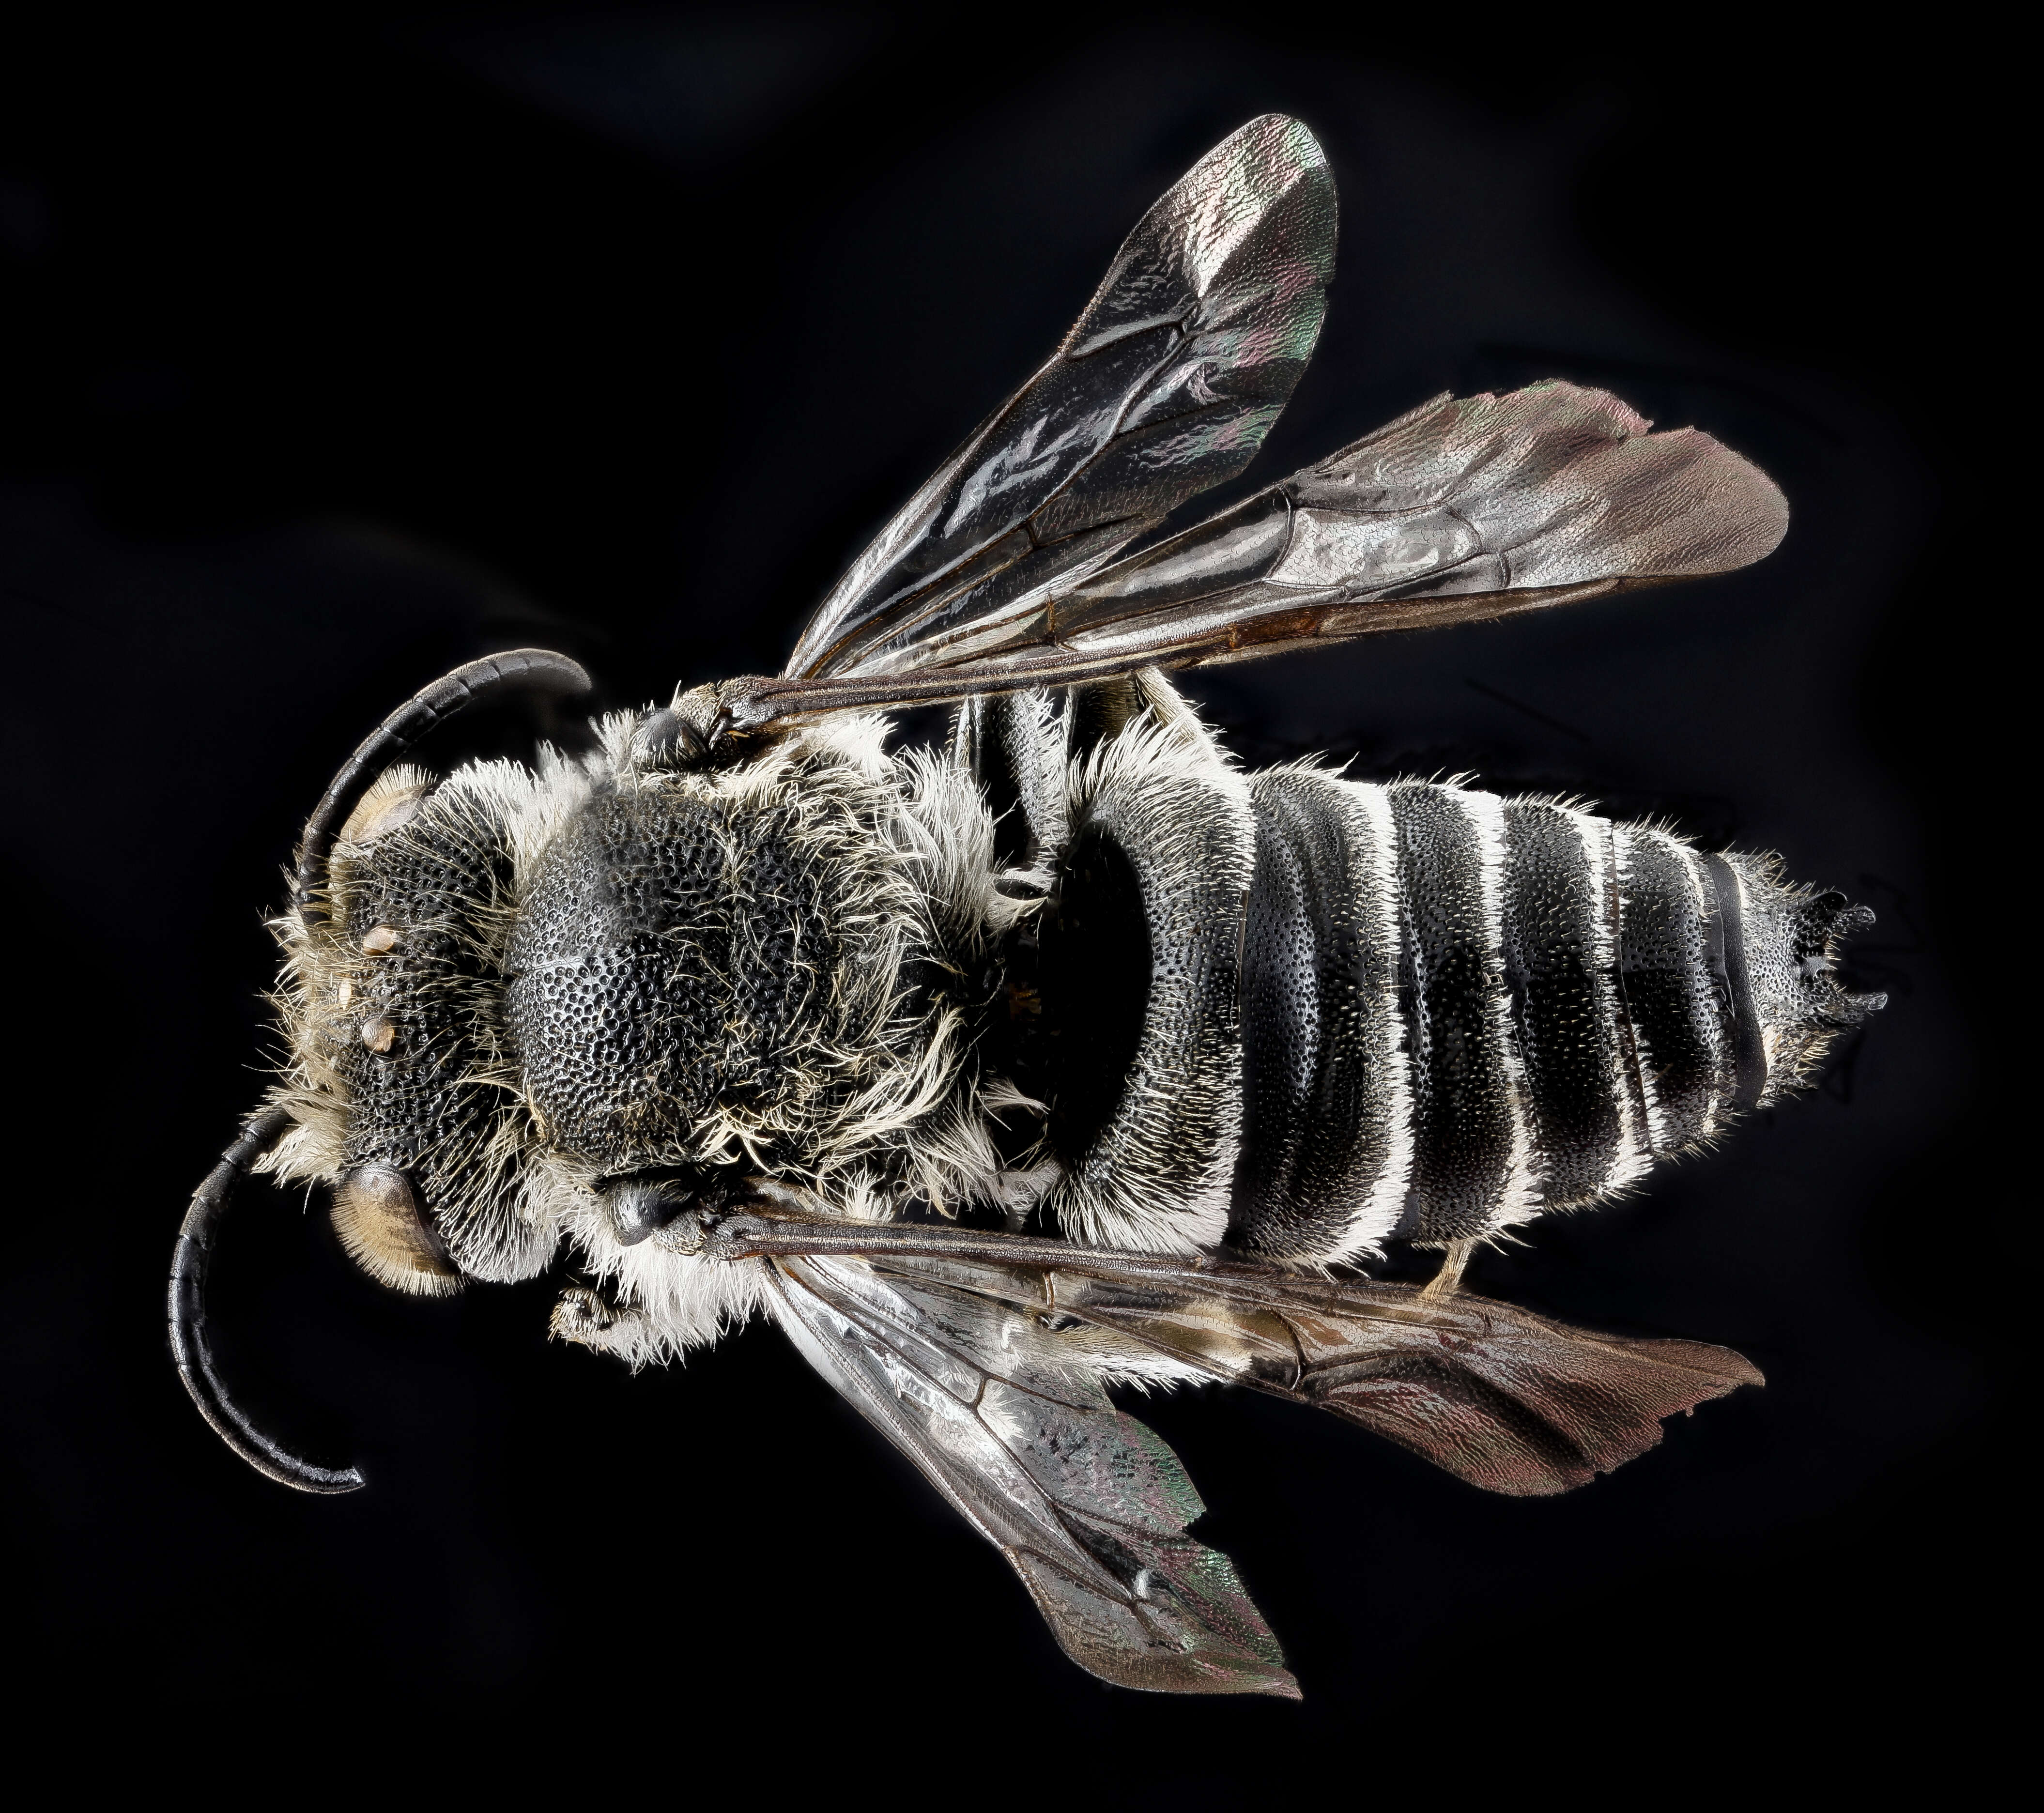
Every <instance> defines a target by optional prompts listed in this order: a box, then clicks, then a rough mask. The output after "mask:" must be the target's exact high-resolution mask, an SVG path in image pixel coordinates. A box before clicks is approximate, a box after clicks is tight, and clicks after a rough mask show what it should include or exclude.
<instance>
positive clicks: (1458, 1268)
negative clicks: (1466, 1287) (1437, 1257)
mask: <svg viewBox="0 0 2044 1813" xmlns="http://www.w3.org/2000/svg"><path fill="white" fill-rule="evenodd" d="M1477 1244H1478V1243H1477V1242H1476V1241H1474V1240H1450V1242H1449V1243H1448V1247H1447V1252H1446V1253H1445V1254H1443V1255H1442V1258H1441V1269H1439V1271H1438V1272H1436V1273H1435V1274H1434V1276H1433V1279H1432V1281H1431V1282H1430V1283H1429V1284H1427V1285H1426V1286H1425V1288H1424V1289H1422V1290H1421V1291H1420V1300H1421V1301H1423V1302H1427V1303H1433V1302H1437V1301H1439V1299H1441V1298H1442V1297H1444V1296H1454V1294H1455V1293H1456V1292H1457V1291H1458V1290H1460V1289H1462V1270H1463V1268H1464V1267H1465V1266H1467V1265H1468V1264H1469V1262H1470V1254H1472V1253H1473V1252H1474V1251H1475V1250H1476V1249H1477Z"/></svg>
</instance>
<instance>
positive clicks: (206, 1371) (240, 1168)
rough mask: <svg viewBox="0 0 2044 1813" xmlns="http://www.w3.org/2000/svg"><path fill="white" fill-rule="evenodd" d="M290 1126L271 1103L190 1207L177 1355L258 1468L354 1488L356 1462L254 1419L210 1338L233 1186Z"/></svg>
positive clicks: (175, 1329) (304, 1481)
mask: <svg viewBox="0 0 2044 1813" xmlns="http://www.w3.org/2000/svg"><path fill="white" fill-rule="evenodd" d="M290 1125H291V1116H290V1112H289V1110H287V1109H285V1108H271V1109H270V1110H269V1111H268V1112H266V1113H263V1114H259V1115H258V1116H256V1117H255V1119H254V1120H252V1121H250V1122H249V1123H248V1125H247V1126H246V1127H244V1128H243V1129H242V1130H241V1137H240V1139H237V1140H236V1141H235V1142H234V1143H233V1144H232V1146H230V1147H228V1148H227V1150H225V1152H223V1153H222V1154H221V1158H220V1162H219V1163H218V1164H217V1165H216V1166H213V1169H212V1170H211V1171H209V1173H207V1174H206V1181H205V1182H204V1183H202V1184H201V1185H199V1186H198V1189H197V1190H195V1191H194V1193H193V1194H192V1200H191V1207H190V1208H188V1209H186V1211H185V1224H184V1227H183V1228H182V1229H181V1230H180V1231H179V1235H178V1250H177V1252H176V1253H175V1255H174V1256H173V1257H172V1258H171V1357H172V1358H174V1359H175V1360H176V1362H177V1363H178V1371H179V1373H180V1374H181V1375H182V1376H183V1379H184V1381H185V1389H186V1391H188V1392H190V1393H191V1400H192V1402H193V1403H194V1404H197V1405H198V1413H199V1415H202V1416H203V1417H204V1418H205V1419H206V1421H207V1422H209V1423H211V1424H212V1425H213V1431H214V1433H215V1434H216V1435H218V1436H219V1437H220V1438H221V1440H222V1441H223V1442H225V1443H226V1444H227V1445H228V1446H229V1447H230V1448H232V1450H234V1451H235V1453H236V1454H239V1455H240V1457H241V1458H242V1459H244V1461H246V1462H248V1464H249V1465H251V1466H252V1467H253V1468H254V1469H255V1470H256V1472H258V1473H267V1474H268V1475H269V1477H271V1479H273V1480H275V1481H277V1482H278V1484H279V1485H290V1486H296V1487H297V1488H298V1490H299V1491H300V1492H354V1491H355V1490H357V1489H359V1488H360V1486H361V1485H362V1484H363V1479H362V1475H361V1474H360V1473H358V1472H356V1471H355V1469H354V1468H353V1467H342V1468H339V1469H335V1468H332V1467H316V1466H314V1465H313V1463H312V1462H309V1461H302V1460H300V1459H299V1458H298V1456H297V1455H296V1454H292V1453H291V1452H290V1450H288V1449H285V1448H280V1447H279V1446H277V1444H276V1443H275V1442H273V1441H271V1439H270V1438H269V1437H268V1436H267V1435H264V1434H263V1431H261V1430H259V1429H258V1428H257V1427H255V1424H254V1423H251V1422H250V1421H249V1420H248V1416H247V1415H245V1414H244V1412H243V1411H242V1410H241V1408H240V1406H238V1405H237V1404H236V1403H235V1401H234V1400H233V1399H232V1398H231V1397H229V1396H228V1394H227V1388H226V1386H225V1385H222V1384H221V1382H220V1374H219V1373H217V1372H216V1371H214V1370H213V1348H212V1346H211V1344H210V1342H209V1341H208V1340H207V1339H206V1270H207V1268H208V1266H210V1265H211V1263H212V1261H213V1240H214V1238H215V1236H216V1235H217V1232H218V1230H219V1227H220V1220H221V1216H223V1215H225V1213H226V1212H227V1204H228V1200H229V1197H232V1195H233V1193H234V1186H235V1185H236V1184H237V1183H239V1182H240V1181H241V1180H242V1179H243V1178H244V1177H246V1176H247V1175H248V1167H249V1166H251V1165H252V1164H253V1163H254V1162H255V1160H256V1159H257V1158H259V1157H260V1156H261V1155H262V1154H263V1153H265V1152H267V1151H268V1150H270V1148H271V1147H272V1146H274V1145H275V1144H276V1143H277V1142H278V1140H279V1139H281V1138H282V1135H283V1134H284V1132H285V1130H286V1128H288V1127H290Z"/></svg>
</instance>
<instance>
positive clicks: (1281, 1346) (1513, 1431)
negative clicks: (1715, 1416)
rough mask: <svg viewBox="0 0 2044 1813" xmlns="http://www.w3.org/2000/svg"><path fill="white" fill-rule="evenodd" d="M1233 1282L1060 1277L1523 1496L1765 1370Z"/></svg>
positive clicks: (1253, 1379) (1145, 1331)
mask: <svg viewBox="0 0 2044 1813" xmlns="http://www.w3.org/2000/svg"><path fill="white" fill-rule="evenodd" d="M1224 1292H1225V1294H1224V1295H1222V1296H1220V1298H1219V1300H1218V1301H1217V1300H1216V1296H1215V1294H1214V1293H1212V1292H1207V1293H1201V1292H1198V1291H1197V1290H1187V1291H1185V1292H1184V1293H1181V1294H1180V1295H1179V1296H1178V1297H1177V1298H1176V1299H1175V1300H1174V1298H1173V1297H1172V1296H1171V1295H1170V1293H1162V1294H1160V1293H1158V1292H1157V1291H1156V1289H1155V1287H1154V1286H1153V1285H1148V1284H1143V1285H1131V1284H1129V1283H1128V1282H1125V1281H1116V1280H1114V1279H1112V1278H1100V1277H1092V1278H1085V1279H1075V1280H1073V1281H1071V1282H1070V1285H1069V1286H1066V1285H1063V1284H1062V1281H1061V1287H1060V1288H1059V1289H1058V1293H1057V1298H1058V1307H1059V1308H1061V1309H1063V1310H1065V1311H1066V1312H1067V1313H1069V1314H1071V1315H1074V1316H1080V1317H1082V1318H1084V1319H1086V1320H1088V1321H1090V1322H1095V1323H1099V1324H1101V1325H1102V1326H1104V1327H1112V1328H1116V1329H1119V1330H1120V1331H1124V1333H1127V1334H1130V1335H1135V1337H1136V1338H1137V1339H1139V1340H1142V1341H1143V1342H1146V1343H1147V1344H1149V1345H1151V1346H1155V1347H1156V1348H1158V1350H1161V1351H1162V1352H1165V1353H1167V1354H1172V1355H1174V1356H1176V1357H1178V1358H1182V1359H1185V1360H1187V1361H1189V1362H1193V1363H1201V1361H1202V1358H1204V1362H1205V1363H1206V1364H1207V1365H1208V1369H1209V1370H1212V1371H1214V1372H1216V1375H1217V1376H1224V1377H1226V1376H1232V1377H1237V1378H1239V1380H1240V1382H1242V1383H1243V1384H1245V1385H1254V1386H1256V1387H1257V1388H1258V1389H1260V1390H1263V1391H1267V1392H1273V1393H1274V1395H1276V1396H1280V1397H1289V1398H1290V1399H1292V1400H1294V1401H1295V1402H1297V1403H1301V1404H1316V1405H1318V1406H1319V1407H1320V1408H1321V1409H1323V1410H1330V1411H1332V1412H1334V1413H1335V1415H1337V1416H1339V1417H1342V1418H1344V1419H1346V1420H1347V1421H1349V1422H1351V1423H1359V1424H1360V1425H1361V1426H1362V1427H1364V1428H1366V1429H1368V1430H1370V1431H1373V1432H1374V1434H1377V1435H1383V1436H1385V1437H1387V1438H1389V1439H1390V1440H1392V1441H1393V1442H1397V1443H1398V1444H1399V1445H1400V1446H1401V1447H1405V1448H1409V1449H1411V1450H1412V1451H1413V1452H1414V1453H1415V1454H1421V1455H1423V1456H1424V1457H1425V1458H1427V1459H1428V1460H1430V1461H1431V1462H1434V1463H1435V1465H1437V1466H1440V1467H1444V1468H1446V1469H1447V1471H1448V1472H1450V1473H1454V1475H1455V1476H1456V1477H1458V1478H1460V1479H1464V1480H1466V1481H1469V1483H1470V1485H1478V1486H1481V1487H1482V1488H1484V1489H1485V1491H1487V1492H1503V1493H1505V1494H1507V1495H1508V1496H1513V1497H1543V1496H1547V1495H1548V1494H1550V1493H1554V1492H1568V1491H1570V1490H1572V1489H1573V1488H1575V1487H1577V1486H1579V1485H1587V1484H1589V1481H1591V1480H1592V1479H1593V1478H1594V1477H1596V1475H1597V1474H1599V1473H1609V1472H1610V1471H1611V1470H1612V1469H1613V1468H1615V1467H1619V1466H1622V1465H1624V1463H1625V1462H1627V1461H1630V1460H1632V1459H1634V1458H1636V1457H1638V1456H1639V1455H1640V1454H1644V1453H1645V1452H1646V1450H1648V1449H1649V1448H1651V1447H1653V1446H1655V1445H1656V1444H1657V1443H1658V1442H1659V1441H1660V1439H1661V1419H1662V1418H1663V1417H1666V1416H1673V1415H1675V1414H1676V1413H1677V1412H1688V1411H1690V1410H1692V1409H1694V1408H1696V1405H1698V1404H1701V1403H1703V1402H1704V1401H1705V1400H1708V1399H1710V1398H1714V1397H1722V1396H1724V1394H1725V1393H1726V1392H1729V1391H1732V1390H1735V1389H1737V1388H1738V1387H1739V1386H1740V1385H1759V1384H1761V1383H1762V1382H1763V1381H1762V1378H1761V1376H1760V1373H1759V1372H1758V1369H1756V1368H1755V1367H1754V1366H1753V1365H1752V1363H1751V1362H1749V1361H1748V1360H1746V1358H1744V1357H1743V1356H1742V1355H1740V1354H1735V1353H1734V1352H1732V1351H1731V1350H1730V1349H1729V1348H1726V1347H1714V1346H1708V1345H1706V1344H1705V1343H1704V1342H1699V1341H1639V1340H1629V1339H1624V1338H1623V1337H1620V1336H1618V1335H1598V1334H1593V1333H1592V1332H1591V1331H1589V1330H1587V1329H1581V1328H1569V1327H1566V1326H1564V1325H1563V1324H1562V1323H1557V1322H1550V1321H1547V1320H1546V1319H1545V1318H1543V1317H1541V1316H1535V1315H1533V1314H1531V1312H1528V1311H1526V1310H1523V1309H1519V1308H1514V1307H1513V1306H1512V1304H1505V1303H1497V1302H1493V1301H1492V1300H1489V1299H1487V1298H1483V1297H1474V1296H1461V1295H1457V1296H1448V1297H1445V1298H1441V1299H1438V1300H1436V1299H1429V1298H1427V1296H1425V1295H1424V1294H1423V1293H1422V1292H1420V1291H1417V1290H1415V1289H1412V1287H1410V1286H1404V1285H1367V1284H1339V1285H1336V1284H1328V1283H1324V1282H1321V1281H1317V1280H1312V1279H1302V1278H1293V1277H1287V1276H1285V1274H1282V1273H1270V1272H1266V1273H1261V1274H1260V1275H1256V1276H1251V1277H1243V1278H1241V1279H1239V1280H1238V1281H1235V1283H1234V1285H1232V1287H1231V1288H1228V1287H1224ZM1222 1305H1225V1306H1226V1313H1225V1314H1223V1313H1221V1306H1222ZM1217 1331H1219V1332H1217ZM1216 1359H1218V1360H1220V1362H1222V1364H1221V1365H1220V1366H1216V1365H1215V1364H1214V1362H1215V1361H1216Z"/></svg>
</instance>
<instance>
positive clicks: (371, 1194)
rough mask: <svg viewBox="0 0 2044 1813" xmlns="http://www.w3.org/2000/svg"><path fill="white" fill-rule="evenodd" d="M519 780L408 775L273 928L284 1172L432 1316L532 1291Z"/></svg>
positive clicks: (534, 1254)
mask: <svg viewBox="0 0 2044 1813" xmlns="http://www.w3.org/2000/svg"><path fill="white" fill-rule="evenodd" d="M539 786H540V783H539V782H538V780H537V778H536V777H535V776H533V775H532V774H531V773H530V772H529V771H528V770H524V769H523V768H521V767H518V766H516V765H514V764H512V763H508V762H486V763H477V764H472V765H471V766H468V767H467V768H463V769H462V770H459V771H458V772H456V773H455V774H453V775H451V776H450V777H448V778H447V779H446V780H444V781H440V782H436V781H435V780H434V779H433V778H432V777H431V776H430V775H428V774H426V773H425V772H424V771H423V770H420V769H417V768H413V767H409V766H398V767H394V768H391V769H388V770H385V771H384V772H383V773H382V774H380V775H379V776H378V778H376V780H375V782H373V783H372V784H371V786H370V787H369V788H368V789H367V792H366V793H364V794H363V797H362V799H361V800H360V801H359V803H358V804H357V805H355V809H354V810H353V811H352V812H351V813H350V814H349V815H348V818H347V820H345V821H344V824H343V825H342V827H341V828H340V832H339V834H338V835H337V836H336V839H335V841H334V843H333V847H332V850H331V851H330V852H329V855H328V859H327V864H326V874H325V880H324V882H323V883H321V884H320V885H317V888H316V889H315V890H314V892H313V899H312V900H311V901H309V902H307V901H302V902H300V903H299V904H298V905H297V906H296V907H295V908H294V910H293V911H292V912H290V913H289V914H287V915H286V916H285V917H284V918H283V919H282V920H280V921H279V924H278V931H279V935H280V936H281V938H282V942H283V944H284V948H285V952H286V976H285V982H284V986H283V988H282V990H281V991H280V993H279V996H278V997H277V1003H278V1006H279V1010H280V1016H281V1018H282V1023H283V1027H284V1031H285V1035H286V1039H287V1040H288V1042H289V1049H290V1061H289V1063H288V1066H287V1070H286V1085H285V1087H284V1089H283V1090H282V1092H281V1094H280V1097H279V1099H280V1100H282V1101H283V1102H284V1103H285V1104H286V1106H287V1107H289V1108H290V1109H291V1111H292V1113H293V1116H294V1119H295V1120H296V1122H297V1127H296V1129H295V1131H294V1132H293V1133H292V1134H291V1135H289V1136H287V1138H286V1140H285V1141H284V1142H283V1143H282V1145H281V1146H280V1147H279V1150H278V1152H277V1154H276V1155H275V1158H273V1159H272V1160H271V1165H272V1168H274V1169H275V1170H277V1171H279V1173H281V1174H282V1175H285V1176H289V1177H317V1178H320V1179H322V1180H324V1181H326V1182H328V1183H330V1184H332V1185H333V1211H332V1212H333V1223H334V1227H335V1231H336V1233H337V1234H338V1235H340V1241H341V1243H342V1245H343V1246H344V1247H345V1248H346V1249H347V1250H348V1254H349V1255H350V1256H351V1257H352V1258H353V1259H354V1260H355V1262H356V1263H357V1264H359V1266H361V1267H362V1268H363V1270H365V1271H367V1273H369V1274H370V1275H371V1277H375V1278H376V1279H377V1280H378V1281H379V1282H381V1283H383V1284H386V1285H390V1286H392V1287H393V1288H394V1289H399V1290H403V1291H407V1292H410V1293H415V1294H418V1295H422V1296H440V1295H444V1294H446V1293H450V1292H452V1291H454V1290H457V1289H459V1288H460V1285H461V1282H462V1281H463V1278H464V1277H474V1278H482V1279H490V1280H498V1281H508V1280H512V1279H517V1278H522V1277H531V1276H532V1275H533V1274H534V1273H536V1272H538V1271H540V1269H542V1268H543V1267H544V1266H545V1264H546V1262H547V1260H548V1257H549V1256H550V1255H551V1251H552V1249H553V1239H554V1237H553V1235H552V1233H551V1230H550V1229H549V1228H548V1227H545V1226H544V1224H543V1223H541V1221H540V1218H538V1217H537V1216H533V1215H532V1214H530V1213H529V1212H527V1208H526V1204H524V1200H523V1185H524V1162H523V1161H524V1157H525V1149H526V1147H527V1146H528V1144H529V1133H530V1130H529V1127H528V1116H526V1115H525V1113H524V1109H523V1107H522V1104H521V1100H520V1097H519V1089H518V1081H517V1066H516V1064H515V1062H514V1061H513V1058H512V1056H511V1054H510V1053H509V1051H507V1050H506V1048H505V1038H504V1031H503V1027H504V981H503V978H504V952H505V942H506V939H507V938H508V936H509V929H510V925H511V923H512V919H513V899H512V894H513V869H514V853H513V844H514V842H515V839H516V838H517V835H518V831H519V827H520V824H521V817H522V816H523V815H524V812H526V811H527V809H528V808H529V806H530V805H531V802H532V798H533V797H534V796H535V794H536V793H537V791H538V790H539Z"/></svg>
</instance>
